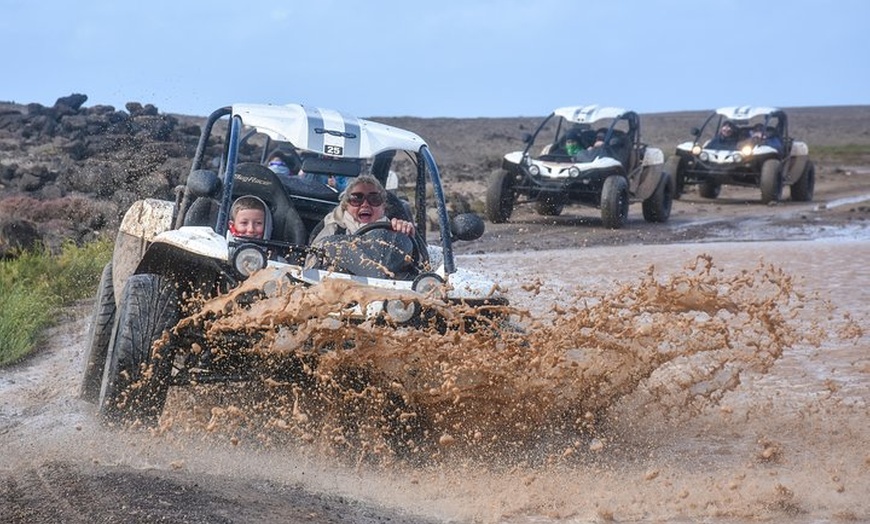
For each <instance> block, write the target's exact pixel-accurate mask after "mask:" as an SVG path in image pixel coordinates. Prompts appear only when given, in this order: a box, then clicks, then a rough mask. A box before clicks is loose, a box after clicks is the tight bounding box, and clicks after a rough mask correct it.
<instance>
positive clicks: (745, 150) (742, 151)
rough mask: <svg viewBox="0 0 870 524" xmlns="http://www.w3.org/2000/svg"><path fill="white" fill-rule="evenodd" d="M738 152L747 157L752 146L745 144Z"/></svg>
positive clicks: (750, 152)
mask: <svg viewBox="0 0 870 524" xmlns="http://www.w3.org/2000/svg"><path fill="white" fill-rule="evenodd" d="M740 152H741V153H743V156H749V155H751V154H752V146H751V145H749V144H746V145H745V146H743V147H742V148H740Z"/></svg>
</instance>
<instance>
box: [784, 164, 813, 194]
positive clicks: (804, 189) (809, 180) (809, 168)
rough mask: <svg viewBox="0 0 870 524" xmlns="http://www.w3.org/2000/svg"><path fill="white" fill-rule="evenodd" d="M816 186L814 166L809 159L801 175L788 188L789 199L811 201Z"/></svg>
mask: <svg viewBox="0 0 870 524" xmlns="http://www.w3.org/2000/svg"><path fill="white" fill-rule="evenodd" d="M815 188H816V166H815V165H813V163H812V162H811V161H809V160H807V165H806V166H805V167H804V172H803V174H802V175H801V177H800V178H799V179H798V180H797V182H795V183H794V184H792V185H791V188H790V189H789V191H790V193H791V199H792V200H794V201H795V202H812V200H813V192H814V190H815Z"/></svg>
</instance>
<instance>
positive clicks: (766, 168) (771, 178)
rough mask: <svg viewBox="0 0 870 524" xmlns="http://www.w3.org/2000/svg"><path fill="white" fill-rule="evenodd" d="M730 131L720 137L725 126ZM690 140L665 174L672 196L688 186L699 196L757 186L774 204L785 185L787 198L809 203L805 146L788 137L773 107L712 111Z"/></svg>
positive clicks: (811, 183)
mask: <svg viewBox="0 0 870 524" xmlns="http://www.w3.org/2000/svg"><path fill="white" fill-rule="evenodd" d="M726 123H727V125H729V126H730V127H731V128H732V129H733V131H732V134H731V136H730V137H729V138H728V139H723V138H722V137H721V136H719V132H720V130H721V129H722V127H723V125H725V124H726ZM692 135H693V139H692V140H690V141H688V142H683V143H681V144H679V145H678V146H677V149H676V152H675V153H674V155H673V156H671V157H670V158H669V159H668V163H667V166H666V168H665V171H667V172H668V173H670V174H671V176H673V177H674V180H675V181H676V185H675V196H676V197H677V198H679V196H680V195H681V194H682V193H683V191H685V189H686V186H687V185H697V186H698V194H699V195H700V196H702V197H704V198H716V197H718V196H719V192H720V191H721V189H722V186H723V185H734V186H744V187H755V188H759V189H760V190H761V202H762V203H764V204H767V203H769V202H776V201H778V200H780V198H781V197H782V189H783V187H784V186H789V190H790V193H791V199H792V200H794V201H796V202H810V201H812V199H813V190H814V187H815V177H816V171H815V166H814V165H813V162H812V161H811V160H810V159H809V156H808V155H809V149H808V147H807V144H806V143H804V142H800V141H798V140H795V139H794V138H792V137H791V135H789V130H788V118H787V116H786V113H785V111H783V110H781V109H777V108H775V107H752V106H732V107H722V108H719V109H716V110H715V111H713V112H712V113H711V114H710V115H709V116H708V117H707V119H706V120H705V121H704V123H703V124H702V125H701V127H700V128H697V127H696V128H693V129H692Z"/></svg>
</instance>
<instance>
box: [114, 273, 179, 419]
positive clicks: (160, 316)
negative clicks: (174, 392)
mask: <svg viewBox="0 0 870 524" xmlns="http://www.w3.org/2000/svg"><path fill="white" fill-rule="evenodd" d="M178 319H179V305H178V290H177V289H176V287H175V285H174V284H173V282H172V281H170V280H169V279H167V278H165V277H162V276H160V275H150V274H143V275H133V276H131V277H130V278H129V279H128V280H127V283H126V285H125V286H124V292H123V293H122V295H121V300H120V302H119V304H118V311H117V318H116V320H115V329H114V332H113V333H112V341H111V343H110V345H109V349H108V356H107V359H106V369H105V371H104V373H103V383H102V387H101V389H100V415H101V416H102V417H103V418H104V419H106V420H112V421H121V422H134V421H137V420H138V421H140V422H142V423H144V424H146V425H153V424H154V423H156V422H157V419H158V417H159V416H160V412H161V411H163V405H164V404H165V403H166V395H167V392H168V390H169V380H170V375H171V370H172V359H171V355H170V354H169V352H166V351H161V352H160V354H159V355H154V354H152V350H151V346H152V344H153V343H154V341H156V340H157V339H158V338H160V337H161V336H163V335H164V333H165V332H166V330H168V329H170V328H171V327H173V326H174V325H175V324H176V323H177V322H178Z"/></svg>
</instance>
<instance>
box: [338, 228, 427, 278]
mask: <svg viewBox="0 0 870 524" xmlns="http://www.w3.org/2000/svg"><path fill="white" fill-rule="evenodd" d="M378 229H387V230H389V231H393V224H392V223H390V222H370V223H368V224H366V225H364V226H362V227H361V228H359V229H357V230H356V233H354V235H365V234H366V233H369V232H371V231H376V230H378ZM397 234H400V235H401V234H402V233H397ZM410 238H411V242H413V243H414V267H417V268H422V267H423V266H425V265H426V264H428V263H429V250H428V249H427V248H426V242H425V241H424V240H423V236H422V235H420V232H419V231H418V232H415V233H414V235H413V236H411V237H410Z"/></svg>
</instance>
